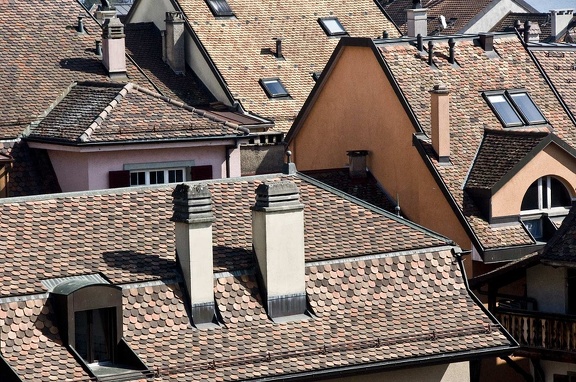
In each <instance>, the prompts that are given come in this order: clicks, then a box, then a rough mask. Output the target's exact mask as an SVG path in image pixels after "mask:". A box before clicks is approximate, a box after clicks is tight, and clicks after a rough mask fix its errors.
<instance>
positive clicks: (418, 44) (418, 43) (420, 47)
mask: <svg viewBox="0 0 576 382" xmlns="http://www.w3.org/2000/svg"><path fill="white" fill-rule="evenodd" d="M416 47H417V49H418V51H420V52H422V51H424V40H423V39H422V35H421V34H418V36H416Z"/></svg>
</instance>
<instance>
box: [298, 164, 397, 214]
mask: <svg viewBox="0 0 576 382" xmlns="http://www.w3.org/2000/svg"><path fill="white" fill-rule="evenodd" d="M349 172H350V170H349V169H347V168H338V169H331V170H315V171H303V173H304V174H306V175H307V176H309V177H311V178H314V179H316V180H319V181H320V182H322V183H325V184H327V185H329V186H331V187H334V188H336V189H338V190H340V191H343V192H345V193H347V194H350V195H352V196H354V197H357V198H358V199H362V200H364V201H366V202H368V203H370V204H373V205H375V206H377V207H380V208H382V209H384V210H386V211H388V212H391V213H396V210H395V207H396V203H395V202H394V200H392V199H391V198H390V197H389V196H388V195H387V194H386V192H385V191H384V189H383V188H382V187H381V186H380V185H379V184H378V181H377V180H376V178H374V175H372V174H371V173H370V172H368V174H367V176H366V178H359V179H358V178H351V177H350V175H349Z"/></svg>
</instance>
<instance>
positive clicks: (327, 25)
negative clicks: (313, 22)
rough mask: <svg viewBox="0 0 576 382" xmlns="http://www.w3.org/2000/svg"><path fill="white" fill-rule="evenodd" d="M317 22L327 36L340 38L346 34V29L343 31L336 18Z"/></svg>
mask: <svg viewBox="0 0 576 382" xmlns="http://www.w3.org/2000/svg"><path fill="white" fill-rule="evenodd" d="M318 22H319V23H320V26H322V29H324V32H326V34H327V35H328V36H341V35H345V34H347V33H346V29H344V27H343V26H342V24H340V21H338V19H337V18H336V17H327V18H322V19H318Z"/></svg>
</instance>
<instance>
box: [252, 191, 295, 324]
mask: <svg viewBox="0 0 576 382" xmlns="http://www.w3.org/2000/svg"><path fill="white" fill-rule="evenodd" d="M251 209H252V240H253V246H254V251H255V252H256V257H257V259H258V265H259V268H260V273H261V275H262V281H263V283H264V287H265V295H266V298H265V303H266V310H267V312H268V315H269V316H270V317H271V318H273V319H274V318H282V317H287V316H295V315H302V314H304V313H305V312H306V285H305V282H306V281H305V261H304V205H303V204H302V203H300V198H299V191H298V187H297V186H296V184H295V183H293V182H290V181H278V182H272V183H263V184H261V185H260V186H258V188H257V189H256V203H255V205H254V206H253V207H252V208H251Z"/></svg>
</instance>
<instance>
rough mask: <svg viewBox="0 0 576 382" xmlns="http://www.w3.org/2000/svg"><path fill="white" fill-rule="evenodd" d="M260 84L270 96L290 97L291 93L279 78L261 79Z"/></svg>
mask: <svg viewBox="0 0 576 382" xmlns="http://www.w3.org/2000/svg"><path fill="white" fill-rule="evenodd" d="M260 85H261V86H262V88H263V89H264V91H265V92H266V95H268V97H269V98H288V97H290V94H289V93H288V90H286V88H285V87H284V85H283V84H282V82H280V80H279V79H278V78H268V79H261V80H260Z"/></svg>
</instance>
